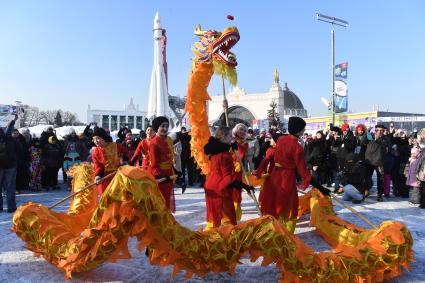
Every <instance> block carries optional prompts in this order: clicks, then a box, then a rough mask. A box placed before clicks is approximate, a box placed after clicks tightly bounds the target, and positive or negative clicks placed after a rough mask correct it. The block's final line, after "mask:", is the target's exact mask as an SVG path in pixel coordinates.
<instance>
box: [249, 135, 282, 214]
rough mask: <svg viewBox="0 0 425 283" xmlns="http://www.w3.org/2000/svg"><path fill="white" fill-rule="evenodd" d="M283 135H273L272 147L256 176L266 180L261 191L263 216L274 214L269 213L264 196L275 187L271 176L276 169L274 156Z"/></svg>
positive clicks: (268, 150)
mask: <svg viewBox="0 0 425 283" xmlns="http://www.w3.org/2000/svg"><path fill="white" fill-rule="evenodd" d="M281 135H282V134H281V133H280V132H275V133H274V134H272V135H271V137H272V138H271V141H270V147H269V148H268V149H267V151H266V156H265V157H264V159H263V160H262V161H261V163H260V165H258V168H257V170H256V171H255V176H256V177H257V178H258V179H260V178H265V180H264V183H263V186H262V187H261V191H260V197H259V201H260V205H261V206H260V207H261V214H262V215H265V214H271V213H272V212H271V211H269V209H268V208H269V207H268V206H267V205H266V204H265V203H264V195H265V194H267V193H266V192H269V191H270V190H271V189H270V187H271V186H272V185H273V183H272V179H271V178H270V175H271V174H272V172H273V169H274V165H275V164H274V154H275V151H276V141H277V140H278V138H279V137H280V136H281Z"/></svg>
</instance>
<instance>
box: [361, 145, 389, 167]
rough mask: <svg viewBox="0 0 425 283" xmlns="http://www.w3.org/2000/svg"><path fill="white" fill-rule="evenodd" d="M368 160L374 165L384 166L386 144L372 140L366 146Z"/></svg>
mask: <svg viewBox="0 0 425 283" xmlns="http://www.w3.org/2000/svg"><path fill="white" fill-rule="evenodd" d="M365 156H366V160H367V161H368V163H369V164H370V165H372V166H383V165H384V156H385V146H384V145H383V144H381V143H379V142H377V141H371V142H370V143H369V144H368V145H367V147H366V154H365Z"/></svg>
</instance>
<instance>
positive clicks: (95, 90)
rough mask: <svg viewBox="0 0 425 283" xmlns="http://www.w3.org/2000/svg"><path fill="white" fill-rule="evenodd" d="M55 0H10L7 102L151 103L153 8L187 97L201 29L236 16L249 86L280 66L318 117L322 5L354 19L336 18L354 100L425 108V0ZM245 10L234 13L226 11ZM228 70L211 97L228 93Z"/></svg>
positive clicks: (4, 24)
mask: <svg viewBox="0 0 425 283" xmlns="http://www.w3.org/2000/svg"><path fill="white" fill-rule="evenodd" d="M347 2H349V1H267V0H263V1H210V2H205V1H165V0H164V1H130V0H128V1H112V0H111V1H106V0H103V1H100V0H99V1H95V0H91V1H86V0H73V1H47V0H32V1H31V0H27V1H20V0H9V1H7V0H0V103H1V104H7V103H12V102H13V101H15V100H20V101H22V102H24V103H26V104H30V105H34V106H38V107H39V108H41V109H58V108H60V109H62V110H68V111H72V112H76V113H77V114H78V115H79V118H80V120H82V121H85V120H86V109H87V105H88V104H90V105H91V106H92V108H99V109H116V110H119V109H122V108H123V106H124V104H126V103H128V102H129V100H130V98H131V97H133V99H134V102H135V103H136V104H139V105H140V108H141V109H146V107H147V97H148V95H147V94H148V91H149V80H150V73H151V70H152V61H153V58H152V57H153V40H152V37H153V34H152V27H153V18H154V15H155V12H156V11H159V12H160V14H161V19H162V24H163V26H164V28H166V29H167V36H168V44H167V61H168V68H169V91H170V93H171V94H173V95H180V96H183V95H184V94H185V92H186V89H187V80H188V75H189V71H190V67H191V61H190V58H191V57H192V52H191V45H192V44H193V42H194V41H195V40H196V37H195V36H194V35H193V29H194V27H195V26H196V24H198V23H200V24H201V26H202V28H203V29H217V30H222V29H223V28H224V27H226V26H227V25H236V26H237V27H238V28H239V31H240V34H241V40H240V41H239V43H238V44H237V45H236V46H235V47H234V48H233V52H234V53H235V54H236V55H237V58H238V62H239V66H238V75H239V86H240V87H242V88H245V89H246V91H247V92H263V91H267V90H268V89H269V88H270V86H271V85H272V83H273V70H274V69H275V68H277V69H278V71H279V73H280V80H281V83H282V84H284V82H285V81H287V82H288V86H289V87H290V88H291V89H292V90H293V91H294V92H296V93H297V94H298V96H299V97H300V99H301V100H302V102H303V103H304V107H305V108H306V109H307V110H308V111H309V113H310V114H311V115H322V114H325V113H326V109H325V107H324V105H323V104H322V102H321V101H320V97H326V98H328V97H329V96H330V88H331V74H330V72H331V67H330V59H331V51H330V26H329V25H328V24H325V23H323V22H318V21H317V20H316V18H315V13H316V12H320V13H322V14H326V15H331V16H335V17H339V18H342V19H345V20H347V21H348V22H349V23H350V26H349V27H348V28H345V29H344V28H336V31H335V49H336V53H335V59H336V60H335V61H336V63H339V62H344V61H348V62H349V65H348V87H349V107H350V109H351V110H353V111H368V110H372V108H373V107H374V105H377V104H379V105H380V109H385V110H386V109H389V110H390V111H402V112H407V111H412V112H420V113H424V112H425V111H424V107H423V105H424V102H423V101H424V97H425V96H424V94H425V91H424V88H423V87H421V83H422V82H423V80H424V79H425V71H424V65H425V16H424V14H423V13H424V11H425V1H420V0H418V1H350V2H349V3H347ZM228 14H231V15H233V16H234V17H235V20H234V21H233V22H230V21H228V20H227V19H226V15H228ZM220 89H221V82H220V80H219V79H218V78H215V79H213V80H212V81H211V84H210V87H209V91H210V94H211V95H216V94H218V93H220V91H221V90H220Z"/></svg>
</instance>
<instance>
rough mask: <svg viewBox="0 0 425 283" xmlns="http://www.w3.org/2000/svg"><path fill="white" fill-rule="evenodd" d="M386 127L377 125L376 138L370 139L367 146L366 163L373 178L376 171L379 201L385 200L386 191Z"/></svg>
mask: <svg viewBox="0 0 425 283" xmlns="http://www.w3.org/2000/svg"><path fill="white" fill-rule="evenodd" d="M384 131H385V127H384V126H383V125H376V126H375V139H374V140H373V141H370V142H369V144H368V145H367V148H366V153H365V163H366V166H367V170H368V172H369V176H370V178H372V175H373V172H374V171H376V179H377V183H378V184H377V187H378V197H377V200H378V201H383V200H384V199H383V197H382V195H383V193H384V156H385V154H386V152H387V150H388V149H387V147H388V145H387V141H386V139H385V137H384Z"/></svg>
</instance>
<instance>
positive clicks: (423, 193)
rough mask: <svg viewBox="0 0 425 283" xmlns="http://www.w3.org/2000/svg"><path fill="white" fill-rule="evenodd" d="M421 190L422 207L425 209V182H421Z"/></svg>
mask: <svg viewBox="0 0 425 283" xmlns="http://www.w3.org/2000/svg"><path fill="white" fill-rule="evenodd" d="M419 190H420V192H421V201H420V207H421V208H425V182H421V187H420V188H419Z"/></svg>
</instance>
